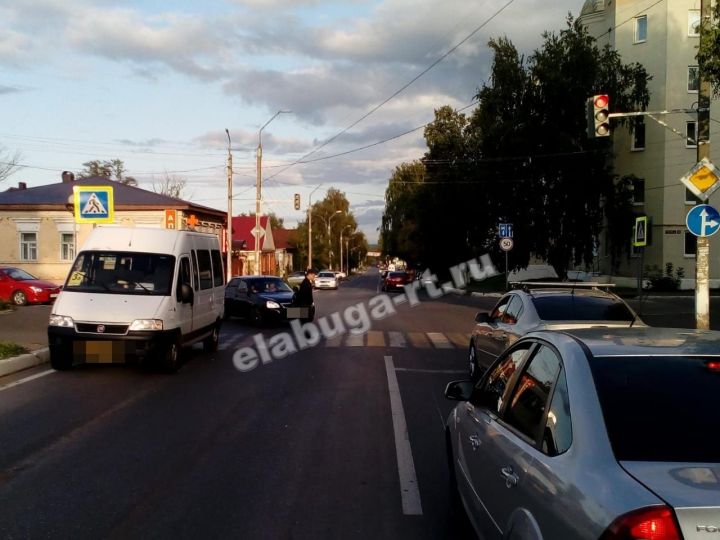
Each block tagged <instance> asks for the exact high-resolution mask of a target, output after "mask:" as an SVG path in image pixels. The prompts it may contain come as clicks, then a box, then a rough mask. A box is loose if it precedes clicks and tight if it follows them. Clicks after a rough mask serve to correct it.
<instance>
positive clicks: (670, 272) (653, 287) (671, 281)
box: [645, 263, 685, 291]
mask: <svg viewBox="0 0 720 540" xmlns="http://www.w3.org/2000/svg"><path fill="white" fill-rule="evenodd" d="M645 272H646V276H645V278H646V279H647V281H648V283H647V285H646V286H645V289H646V290H648V291H677V290H678V289H679V288H680V280H681V279H682V278H684V277H685V269H684V268H683V267H682V266H678V267H677V268H674V266H673V263H665V271H664V272H663V271H662V270H660V268H658V266H657V265H655V264H654V265H652V266H648V267H646V269H645Z"/></svg>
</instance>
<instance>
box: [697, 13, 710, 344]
mask: <svg viewBox="0 0 720 540" xmlns="http://www.w3.org/2000/svg"><path fill="white" fill-rule="evenodd" d="M711 15H712V14H711V12H710V0H701V2H700V42H701V43H702V39H703V36H704V34H705V32H707V30H708V25H709V24H710V21H711ZM705 69H706V68H705V66H704V65H703V63H702V62H700V63H699V65H698V71H699V75H700V89H699V92H698V113H697V114H698V124H697V133H696V137H697V161H698V163H699V162H700V161H701V160H702V159H703V158H707V159H710V96H711V94H712V89H711V85H710V81H709V79H708V77H707V74H706V71H705ZM703 232H704V231H703ZM696 249H697V251H696V253H695V326H696V327H697V329H698V330H708V329H710V238H709V237H708V236H704V235H703V236H698V238H697V248H696Z"/></svg>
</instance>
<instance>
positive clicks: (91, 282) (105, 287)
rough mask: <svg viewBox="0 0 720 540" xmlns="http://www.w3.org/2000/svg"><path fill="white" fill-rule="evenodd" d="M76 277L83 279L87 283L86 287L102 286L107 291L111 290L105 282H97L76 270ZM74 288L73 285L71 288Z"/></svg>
mask: <svg viewBox="0 0 720 540" xmlns="http://www.w3.org/2000/svg"><path fill="white" fill-rule="evenodd" d="M76 275H77V276H80V277H82V278H83V280H84V281H85V285H100V286H101V287H102V288H103V289H105V290H106V291H109V290H110V287H109V286H108V284H107V283H105V282H104V281H97V280H96V279H95V278H93V277H90V276H88V275H87V273H86V272H81V271H79V270H76V271H75V272H73V276H76ZM72 286H73V285H71V287H72ZM75 287H77V285H75Z"/></svg>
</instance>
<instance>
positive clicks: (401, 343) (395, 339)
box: [388, 331, 407, 348]
mask: <svg viewBox="0 0 720 540" xmlns="http://www.w3.org/2000/svg"><path fill="white" fill-rule="evenodd" d="M388 337H389V338H390V346H391V347H399V348H404V347H405V346H407V341H406V340H405V335H404V334H403V333H402V332H394V331H389V332H388Z"/></svg>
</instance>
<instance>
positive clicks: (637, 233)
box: [633, 216, 648, 247]
mask: <svg viewBox="0 0 720 540" xmlns="http://www.w3.org/2000/svg"><path fill="white" fill-rule="evenodd" d="M647 227H648V218H647V216H639V217H636V218H635V229H634V230H633V246H634V247H645V246H647V245H648V230H647Z"/></svg>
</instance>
